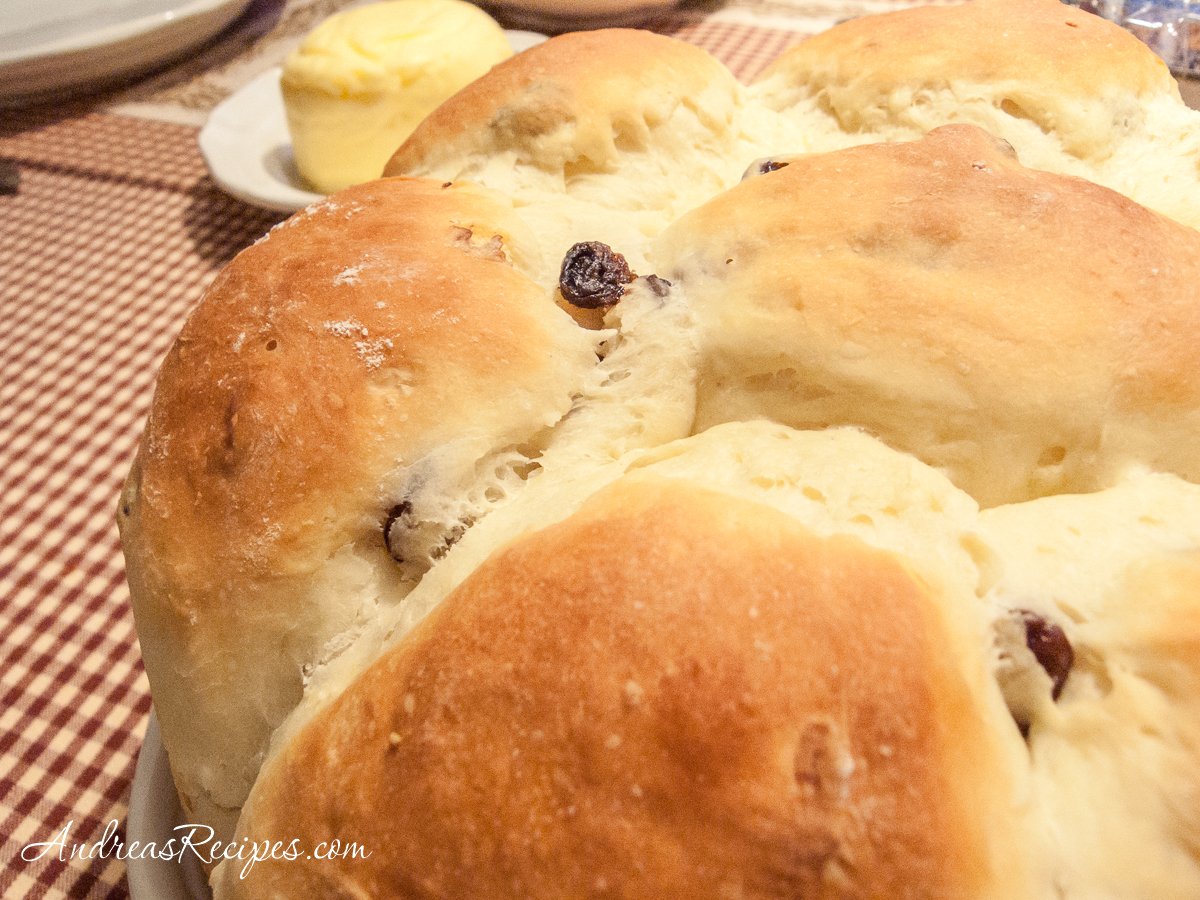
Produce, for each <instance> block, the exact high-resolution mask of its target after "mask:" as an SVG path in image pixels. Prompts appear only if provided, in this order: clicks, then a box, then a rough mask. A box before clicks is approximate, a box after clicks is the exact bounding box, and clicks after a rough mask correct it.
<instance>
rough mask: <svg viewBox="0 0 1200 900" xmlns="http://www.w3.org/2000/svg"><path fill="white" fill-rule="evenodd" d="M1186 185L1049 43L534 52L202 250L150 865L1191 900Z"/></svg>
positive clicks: (143, 519)
mask: <svg viewBox="0 0 1200 900" xmlns="http://www.w3.org/2000/svg"><path fill="white" fill-rule="evenodd" d="M1001 23H1003V27H1000V25H1001ZM964 34H969V35H971V36H972V41H971V42H970V43H969V44H965V43H963V41H962V36H963V35H964ZM854 60H858V63H857V64H852V63H853V61H854ZM1090 73H1095V74H1096V77H1089V75H1090ZM1198 141H1200V113H1193V112H1191V111H1188V110H1187V109H1186V108H1185V107H1184V106H1183V104H1182V102H1181V101H1180V100H1179V97H1178V92H1177V91H1176V90H1175V88H1174V87H1173V83H1172V82H1171V81H1170V79H1169V77H1167V76H1166V74H1165V70H1164V69H1163V68H1162V66H1161V64H1160V63H1159V62H1157V61H1156V60H1155V58H1154V57H1153V56H1152V55H1151V54H1150V52H1149V51H1148V50H1146V49H1145V48H1143V47H1141V45H1139V44H1137V42H1136V41H1132V39H1128V36H1127V35H1125V34H1124V33H1123V32H1121V31H1120V30H1119V29H1117V28H1116V27H1115V26H1112V25H1110V24H1109V23H1106V22H1104V21H1102V20H1100V19H1098V18H1093V17H1088V16H1084V15H1083V14H1081V13H1078V12H1077V11H1074V10H1070V9H1068V8H1066V7H1063V6H1061V5H1060V4H1058V3H1056V2H1053V0H1013V2H1009V3H1000V2H997V0H974V2H972V3H970V4H967V5H964V6H958V7H945V8H940V7H939V8H936V9H917V10H911V11H906V12H900V13H894V14H888V15H883V16H877V17H868V18H864V19H862V20H858V21H854V22H850V23H846V24H844V25H841V26H838V27H837V28H835V29H832V30H831V31H830V32H828V33H827V34H825V35H822V36H819V37H817V38H814V39H813V40H812V41H809V42H805V43H803V44H801V45H799V46H798V47H797V48H795V49H793V50H790V51H788V52H787V53H785V54H784V55H783V56H782V57H781V58H780V59H779V60H777V61H776V63H775V64H774V65H773V66H772V67H770V68H769V69H768V71H767V72H766V73H765V75H764V76H763V77H762V78H761V79H760V80H759V81H758V82H756V83H755V84H754V85H751V86H748V87H747V86H743V85H740V84H739V83H738V82H737V81H736V80H735V79H734V78H733V77H732V76H731V75H730V74H729V72H728V71H727V70H725V69H724V67H723V66H721V65H720V64H719V63H718V62H716V61H715V60H713V59H712V58H711V57H709V56H708V55H707V54H705V53H703V52H702V51H700V50H698V49H696V48H694V47H691V46H688V45H686V44H683V43H681V42H678V41H673V40H671V39H668V38H665V37H662V36H657V35H651V34H647V33H642V32H636V31H622V30H609V31H598V32H592V33H587V34H569V35H564V36H562V37H559V38H555V39H552V40H550V41H548V42H547V43H546V44H544V45H541V46H539V47H537V48H534V49H532V50H530V51H527V52H525V53H523V54H520V55H518V56H517V57H514V58H513V59H511V60H509V61H507V62H505V63H502V64H501V65H499V66H497V67H496V68H495V69H493V70H492V71H491V72H490V73H489V74H488V75H486V76H484V77H483V78H481V79H480V80H478V81H476V82H474V83H473V84H471V85H469V86H468V87H467V88H465V89H464V90H463V91H461V92H460V93H459V94H457V95H455V97H453V98H451V99H450V100H449V101H447V103H446V104H444V105H443V106H442V107H441V108H439V109H438V110H437V111H436V112H435V113H434V114H433V115H431V116H430V117H429V118H428V119H427V120H426V121H425V122H424V123H423V124H422V125H421V126H420V127H419V128H418V129H417V130H416V132H415V133H414V134H413V136H412V137H411V138H410V139H409V140H408V141H406V142H405V144H404V145H403V146H402V147H400V148H399V149H398V150H397V152H396V154H395V155H394V156H393V157H392V160H391V162H390V163H389V165H388V168H387V173H386V175H387V177H384V178H383V179H380V180H377V181H373V182H369V183H367V184H364V185H360V186H358V187H355V188H352V189H350V190H348V191H345V192H343V193H340V194H337V195H334V196H332V197H330V198H328V199H326V200H324V201H322V202H321V203H318V204H316V205H314V206H313V207H310V208H309V209H307V210H305V211H303V212H301V213H299V214H297V215H296V216H295V217H293V218H292V219H290V220H288V221H287V222H285V223H284V224H282V225H281V226H279V227H278V228H277V229H276V230H274V231H272V232H271V234H269V235H268V236H266V237H265V238H264V239H263V240H262V241H260V242H259V243H258V244H256V245H255V246H254V247H251V248H249V249H247V250H246V251H244V252H243V253H242V254H241V255H240V256H239V257H238V258H237V259H236V260H235V261H234V262H233V263H232V264H231V265H230V266H229V267H228V268H227V269H226V271H225V272H223V273H222V275H221V276H220V277H219V278H218V279H217V281H216V282H215V283H214V285H213V286H212V288H211V289H210V290H209V292H208V293H207V295H206V296H205V297H204V298H203V299H202V300H201V302H200V304H199V306H198V307H197V309H196V310H195V312H194V313H193V314H192V316H191V318H190V319H189V321H188V323H187V324H186V325H185V327H184V329H183V331H182V333H181V335H180V337H179V339H178V341H177V342H176V345H175V346H174V348H173V349H172V351H171V352H170V354H169V355H168V357H167V360H166V362H165V363H164V366H163V370H162V372H161V374H160V377H159V383H158V388H157V391H156V394H155V399H154V403H153V406H152V409H151V414H150V417H149V420H148V423H147V429H146V435H145V438H144V440H143V444H142V448H141V451H140V453H139V457H138V460H137V461H136V462H135V464H134V467H133V470H132V472H131V473H130V477H129V479H128V482H127V485H126V488H125V492H124V494H123V497H122V501H121V508H120V515H119V521H120V524H121V529H122V538H123V542H124V546H125V551H126V556H127V561H128V568H129V577H130V586H131V591H132V595H133V602H134V609H135V614H136V616H137V622H138V629H139V636H140V639H141V641H142V647H143V653H144V656H145V660H146V669H147V673H148V675H149V678H150V682H151V686H152V690H153V692H154V699H155V707H156V710H157V712H158V716H159V719H160V724H161V729H162V735H163V741H164V744H165V746H166V748H167V751H168V753H169V756H170V760H171V766H172V771H173V773H174V775H175V781H176V785H177V787H178V789H179V793H180V796H181V798H182V799H183V801H184V804H185V808H186V809H187V810H188V815H189V816H190V817H192V818H193V819H194V820H195V821H201V822H205V823H208V824H211V825H213V826H214V827H215V828H217V829H218V831H219V832H220V835H221V836H222V838H225V839H233V840H234V841H235V843H238V842H240V843H241V844H243V845H251V844H253V845H260V844H262V843H263V842H270V841H277V840H281V841H283V842H284V843H287V842H288V841H291V840H296V841H297V842H298V843H299V845H301V846H303V847H313V846H316V845H317V844H319V843H320V842H323V841H330V840H334V839H337V840H341V841H355V842H359V843H360V844H361V845H362V846H364V847H365V848H366V849H367V850H369V851H370V855H369V857H367V858H365V859H363V858H357V859H351V858H340V859H324V860H316V859H305V858H303V857H301V858H292V859H273V860H264V861H260V862H257V863H256V864H254V865H252V866H249V867H244V866H243V864H242V861H239V860H229V861H226V862H224V863H222V864H221V865H219V866H217V867H216V869H215V871H214V872H213V884H214V889H215V892H216V895H217V896H218V897H237V898H260V897H326V896H328V897H335V896H363V897H389V896H394V897H407V898H418V897H419V898H434V897H455V898H466V897H481V898H483V897H486V898H498V897H513V898H516V897H545V898H551V897H555V898H557V897H566V896H570V897H582V896H598V897H603V896H612V897H627V898H638V897H645V898H665V897H683V896H688V897H693V896H702V897H714V898H717V897H747V898H749V897H754V898H769V897H795V896H803V897H829V898H834V897H838V898H850V897H880V898H883V897H887V898H899V897H914V898H917V897H919V898H934V897H944V898H955V900H958V898H1018V897H1020V898H1025V897H1029V898H1043V897H1044V898H1047V900H1050V898H1073V900H1093V898H1099V897H1156V898H1157V897H1164V898H1165V897H1180V898H1187V897H1196V896H1200V779H1198V777H1197V775H1196V772H1197V771H1200V706H1198V704H1200V600H1197V597H1200V591H1198V590H1197V588H1198V587H1200V486H1198V483H1200V456H1198V455H1197V454H1198V452H1200V451H1197V450H1196V449H1195V448H1196V447H1197V446H1200V440H1198V438H1200V380H1198V379H1200V376H1198V375H1197V371H1198V370H1200V369H1198V367H1197V365H1196V362H1197V360H1196V350H1195V348H1196V347H1197V346H1200V313H1197V311H1196V310H1197V309H1200V263H1198V262H1197V260H1198V259H1200V233H1198V232H1197V231H1196V230H1195V226H1196V225H1197V224H1198V223H1200V181H1198V179H1200V170H1198V165H1197V163H1198V160H1200V143H1198ZM743 176H745V177H744V178H743ZM568 312H569V313H570V314H568Z"/></svg>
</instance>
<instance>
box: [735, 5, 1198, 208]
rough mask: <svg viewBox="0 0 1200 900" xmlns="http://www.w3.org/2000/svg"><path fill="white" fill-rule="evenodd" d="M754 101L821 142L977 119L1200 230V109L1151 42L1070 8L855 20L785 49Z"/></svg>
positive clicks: (1041, 161)
mask: <svg viewBox="0 0 1200 900" xmlns="http://www.w3.org/2000/svg"><path fill="white" fill-rule="evenodd" d="M754 93H755V97H756V99H757V100H758V101H760V102H762V103H765V104H766V105H767V106H768V107H770V108H771V109H774V110H779V111H782V112H783V113H784V114H785V115H786V116H787V117H789V118H793V119H797V120H802V121H803V122H804V125H805V127H806V129H807V130H808V131H809V133H810V135H811V138H812V146H814V147H818V148H825V149H833V148H835V147H841V146H846V145H847V144H848V143H863V142H867V141H878V140H909V139H912V138H914V137H917V136H919V135H920V134H922V133H924V132H926V131H929V130H930V129H933V128H936V127H937V126H939V125H945V124H948V123H952V122H964V123H970V124H974V125H979V126H981V127H982V128H985V129H987V130H988V131H990V132H991V133H992V134H994V135H996V136H997V137H1000V138H1004V139H1005V140H1007V141H1008V142H1009V143H1011V144H1012V145H1013V146H1014V147H1016V148H1017V152H1018V153H1019V155H1020V157H1021V160H1022V161H1023V162H1024V163H1025V164H1026V165H1029V166H1032V167H1034V168H1037V169H1046V170H1048V171H1052V172H1064V173H1067V174H1072V175H1082V176H1084V177H1086V178H1089V179H1091V180H1093V181H1096V182H1099V183H1100V184H1104V185H1107V186H1109V187H1111V188H1113V189H1115V190H1118V191H1121V192H1122V193H1124V194H1127V195H1128V196H1130V197H1132V198H1133V199H1135V200H1137V201H1138V202H1139V203H1141V204H1143V205H1145V206H1149V207H1151V208H1152V209H1156V210H1158V211H1159V212H1163V213H1166V214H1167V215H1169V216H1172V217H1174V218H1176V219H1179V220H1180V221H1182V222H1185V223H1187V224H1189V225H1192V226H1193V227H1195V226H1200V112H1196V111H1194V110H1191V109H1189V108H1188V107H1187V106H1186V105H1185V104H1184V103H1183V100H1182V99H1181V98H1180V96H1179V87H1178V85H1177V84H1176V83H1175V80H1174V79H1173V78H1172V77H1171V73H1170V71H1169V70H1168V69H1167V66H1166V64H1165V63H1164V62H1163V61H1162V60H1161V59H1159V58H1158V57H1157V56H1155V55H1154V54H1153V53H1152V52H1150V51H1149V50H1147V48H1146V46H1145V45H1144V44H1142V43H1141V41H1139V40H1138V39H1137V38H1135V37H1134V36H1133V35H1131V34H1129V33H1128V32H1126V31H1124V30H1123V29H1121V28H1119V27H1118V26H1116V25H1114V24H1113V23H1111V22H1108V21H1105V20H1104V19H1101V18H1099V17H1098V16H1094V15H1092V14H1090V13H1086V12H1083V11H1082V10H1080V9H1077V8H1074V7H1070V6H1066V5H1064V4H1063V3H1061V2H1059V0H972V2H970V3H965V4H960V5H954V6H938V7H932V6H931V7H922V8H917V9H911V10H904V11H901V12H894V13H888V14H884V15H879V16H868V17H864V18H862V19H855V20H851V21H849V22H846V23H843V24H841V25H839V26H837V27H835V28H832V29H830V30H829V31H826V32H824V33H822V34H819V35H816V36H815V37H812V38H810V39H809V40H806V41H803V42H801V43H800V44H798V45H797V46H796V47H794V48H792V49H791V50H789V51H787V52H785V53H784V54H783V55H782V56H780V57H779V59H777V60H776V61H775V62H774V63H773V64H772V65H771V66H770V67H769V68H768V69H767V70H766V71H765V72H764V73H763V74H762V76H760V78H759V80H758V83H757V84H756V85H755V86H754ZM776 149H782V148H776Z"/></svg>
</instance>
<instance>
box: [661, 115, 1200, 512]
mask: <svg viewBox="0 0 1200 900" xmlns="http://www.w3.org/2000/svg"><path fill="white" fill-rule="evenodd" d="M847 184H853V185H854V186H855V187H854V191H853V193H852V195H850V196H847V194H846V190H845V185H847ZM658 252H659V259H660V261H662V263H663V266H662V268H661V269H660V272H661V273H662V274H663V275H664V276H665V277H667V278H669V279H671V280H673V281H676V282H678V284H679V287H680V289H681V290H683V291H684V292H685V294H686V295H687V296H688V298H689V300H690V301H691V302H692V304H693V306H694V307H695V309H696V310H697V315H698V317H699V320H700V323H701V327H702V329H703V333H704V336H703V337H702V338H701V341H702V347H703V348H704V352H705V353H706V359H705V360H704V362H703V363H702V371H701V375H700V385H701V387H700V413H699V425H700V427H704V426H705V425H706V424H712V423H713V422H716V421H726V420H732V419H739V418H746V417H748V416H753V415H764V414H765V415H769V416H772V417H775V418H777V419H779V420H780V421H783V422H786V423H788V424H792V425H794V426H797V427H823V426H826V425H830V424H854V425H861V426H863V427H866V428H868V429H869V430H871V431H872V432H874V433H875V434H878V435H880V436H881V437H883V438H884V439H885V440H886V441H887V442H889V443H891V444H892V445H893V446H897V447H899V448H901V449H904V450H907V451H909V452H912V453H913V454H915V455H916V456H918V457H919V458H921V459H923V460H924V461H925V462H927V463H930V464H931V465H935V466H940V467H945V468H946V469H947V470H948V471H949V472H950V474H951V477H952V478H953V479H954V480H955V482H956V483H957V484H958V485H959V486H960V487H963V488H964V489H966V490H967V491H968V492H969V493H971V494H972V495H973V496H974V497H975V498H976V499H978V500H979V501H980V502H981V503H983V504H985V505H992V504H996V503H1001V502H1009V501H1014V500H1021V499H1027V498H1029V497H1031V496H1038V495H1041V494H1045V493H1055V492H1062V491H1077V490H1094V489H1095V488H1096V487H1098V486H1102V485H1103V484H1106V483H1111V482H1112V480H1113V479H1114V477H1115V476H1116V475H1117V474H1118V473H1119V472H1120V471H1121V469H1122V468H1123V467H1124V466H1125V465H1127V464H1129V463H1131V462H1140V463H1145V464H1148V465H1150V466H1152V467H1154V468H1157V469H1160V470H1166V471H1172V472H1175V473H1177V474H1180V475H1182V476H1183V477H1185V478H1187V479H1189V480H1193V481H1194V480H1198V479H1200V451H1198V450H1197V445H1196V442H1195V441H1194V440H1193V439H1192V438H1191V437H1189V435H1192V436H1194V435H1195V434H1196V433H1197V431H1198V430H1200V368H1198V367H1197V366H1196V365H1195V364H1194V360H1195V348H1196V346H1197V345H1198V343H1200V233H1197V232H1195V231H1193V230H1191V229H1188V228H1185V227H1183V226H1180V225H1177V224H1175V223H1173V222H1171V221H1170V220H1168V219H1165V218H1163V217H1161V216H1158V215H1156V214H1154V213H1152V212H1149V211H1148V210H1146V209H1144V208H1143V207H1140V206H1138V205H1137V204H1135V203H1133V202H1132V201H1130V200H1128V199H1126V198H1125V197H1123V196H1121V195H1119V194H1117V193H1115V192H1112V191H1109V190H1107V189H1105V188H1102V187H1099V186H1097V185H1094V184H1091V183H1089V182H1086V181H1083V180H1080V179H1075V178H1069V177H1063V176H1057V175H1051V174H1048V173H1043V172H1037V171H1033V170H1030V169H1025V168H1023V167H1022V166H1021V165H1020V164H1019V163H1018V162H1017V161H1016V160H1015V159H1014V157H1013V154H1012V152H1011V148H1008V147H1007V146H1006V145H1003V144H1002V143H1001V142H997V141H996V140H994V139H992V138H990V137H989V136H988V135H986V134H985V133H984V132H982V131H981V130H979V129H975V128H973V127H970V126H947V127H944V128H941V129H937V130H936V131H934V132H931V133H930V134H929V135H928V136H927V137H926V138H925V139H923V140H921V141H916V142H911V143H898V144H875V145H870V146H864V147H858V148H853V149H850V150H845V151H840V152H837V153H831V154H824V155H814V156H805V157H794V158H791V160H790V164H789V165H787V166H786V167H784V168H782V169H780V170H778V171H774V172H771V173H769V174H767V175H763V176H759V177H756V178H752V179H749V180H748V181H746V182H744V183H743V184H741V185H740V186H738V187H737V188H735V189H733V190H732V191H729V192H728V193H726V194H724V195H722V196H719V197H717V198H716V199H714V200H713V201H712V202H710V203H709V204H707V205H706V206H704V207H701V208H700V209H699V210H697V211H695V212H694V213H691V214H689V215H688V216H685V217H684V218H683V219H682V220H680V221H679V222H678V223H676V225H675V226H673V227H672V228H671V229H670V231H668V233H667V234H666V235H664V237H663V239H662V240H661V242H660V245H659V251H658Z"/></svg>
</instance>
